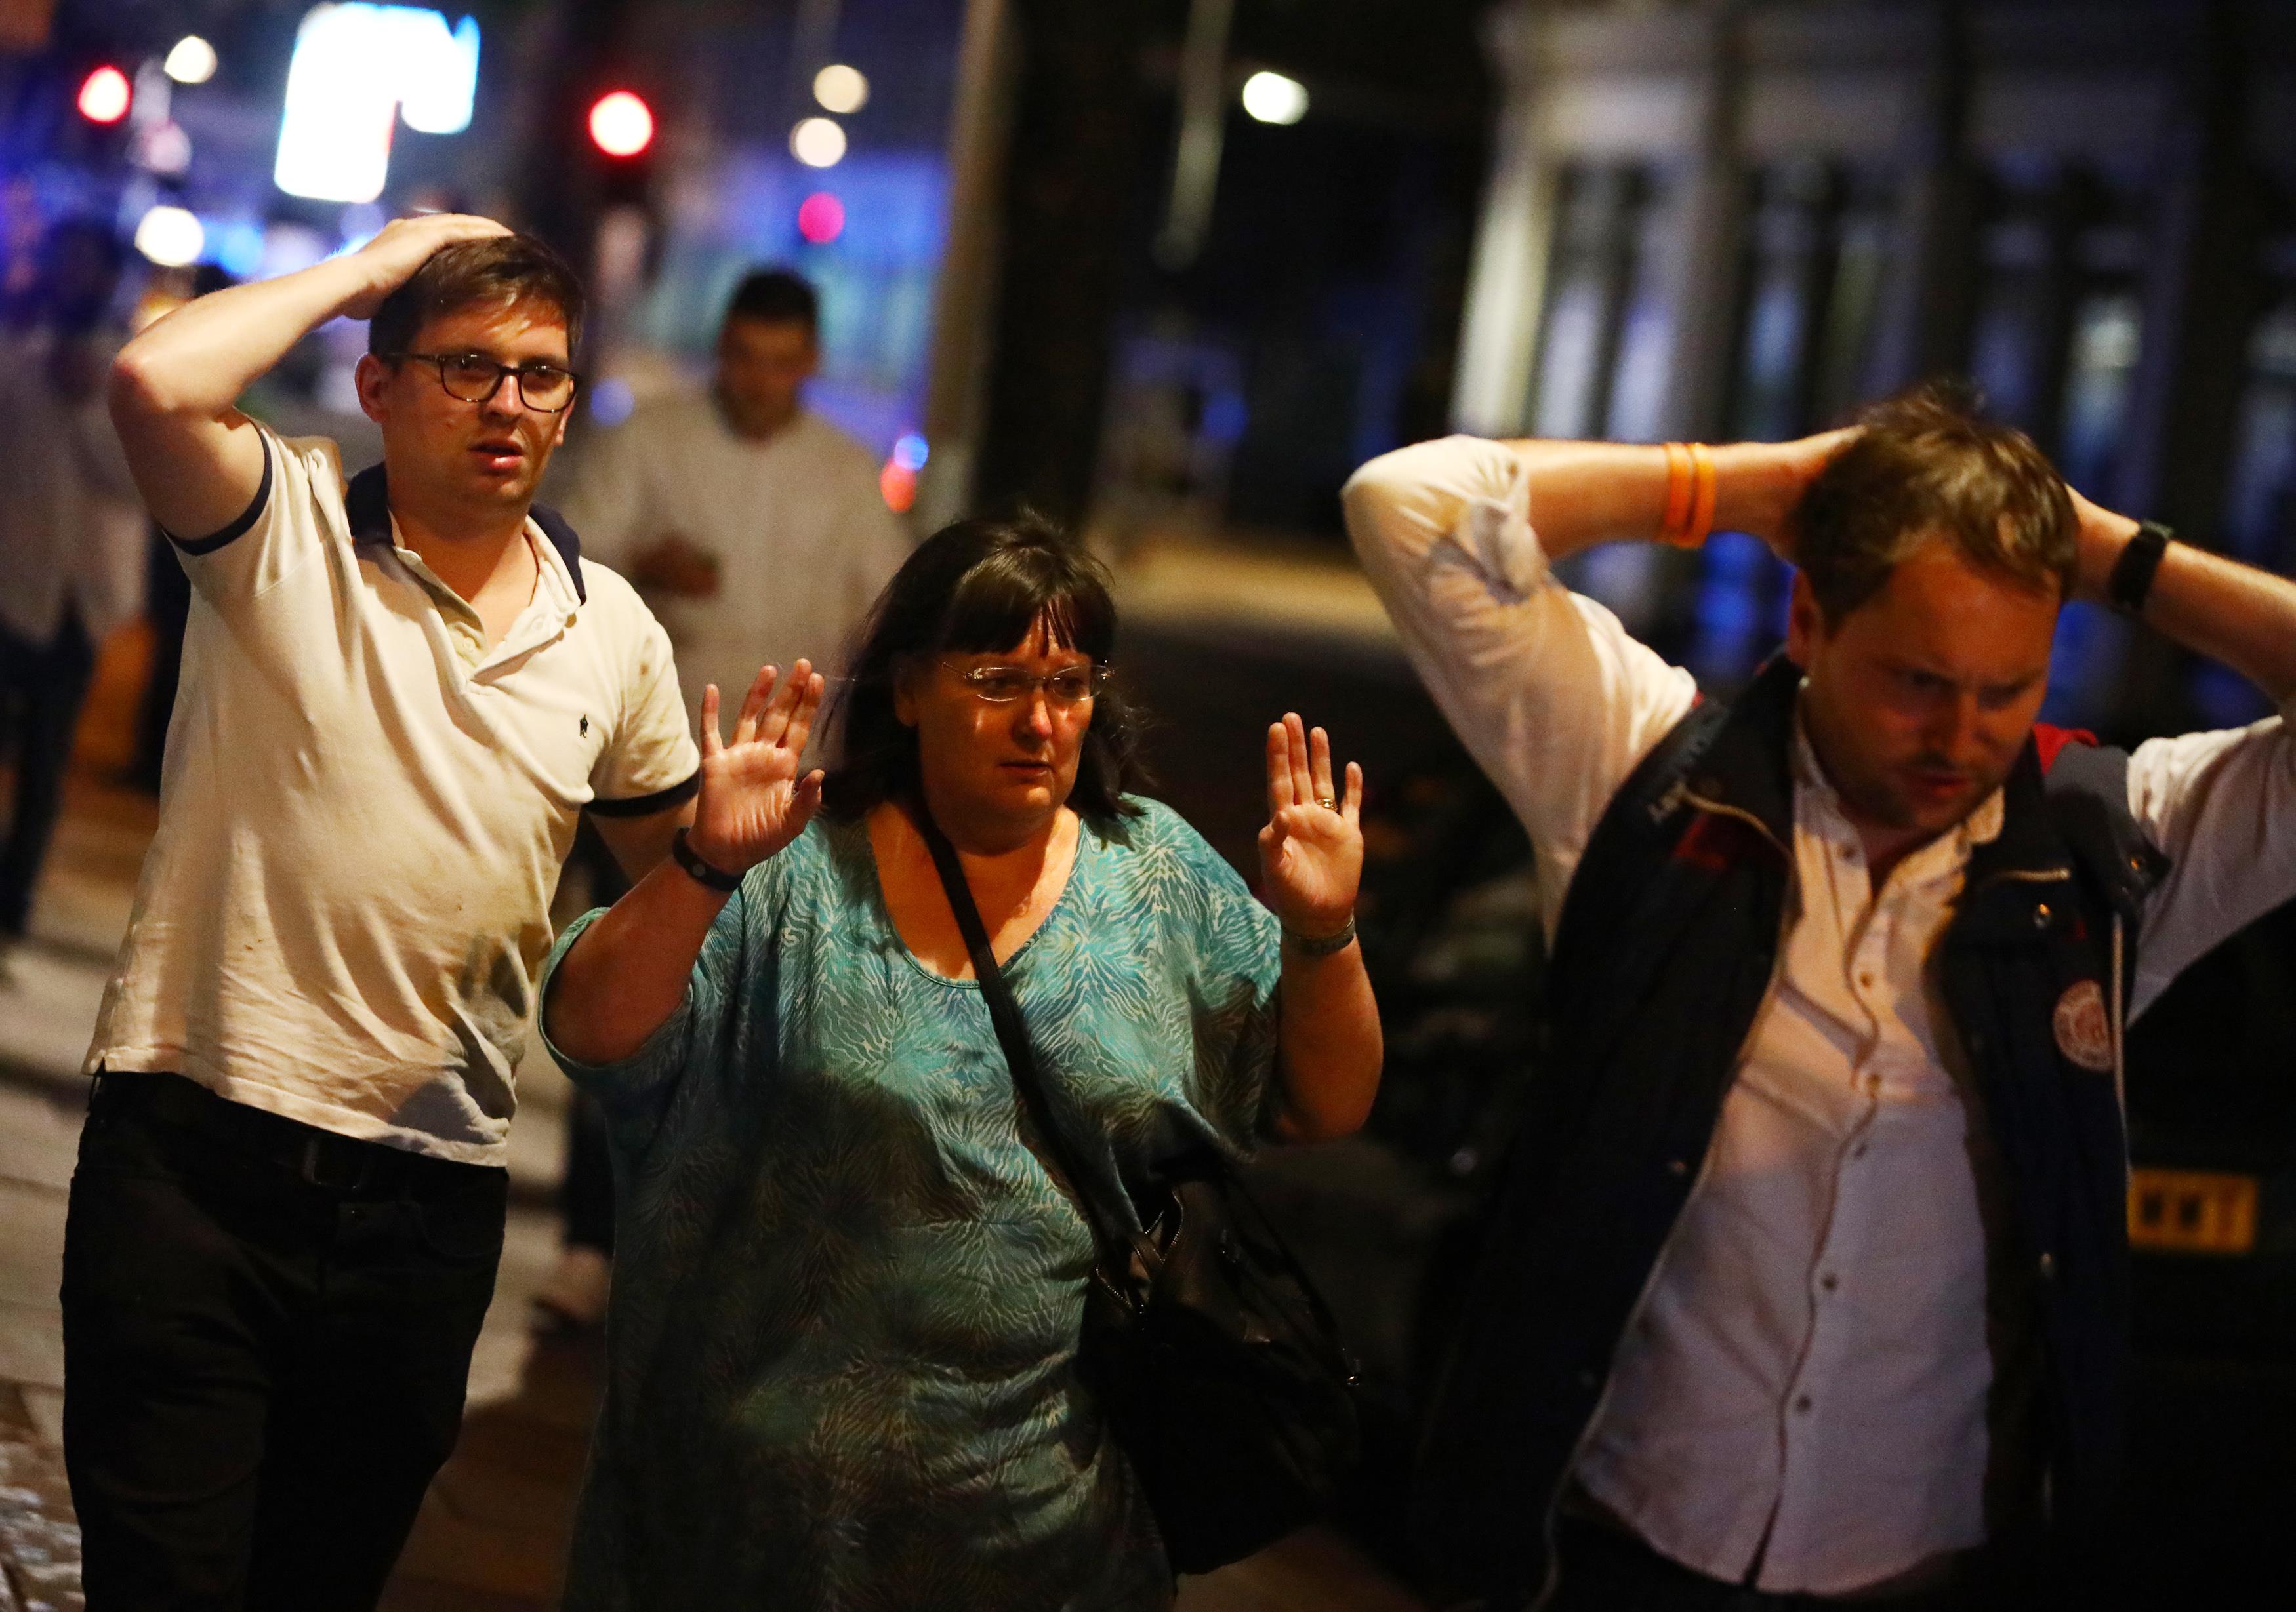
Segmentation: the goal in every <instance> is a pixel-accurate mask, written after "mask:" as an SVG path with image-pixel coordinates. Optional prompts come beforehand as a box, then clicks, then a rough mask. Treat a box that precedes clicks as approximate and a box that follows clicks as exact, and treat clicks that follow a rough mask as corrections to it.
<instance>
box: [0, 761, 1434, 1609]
mask: <svg viewBox="0 0 2296 1612" xmlns="http://www.w3.org/2000/svg"><path fill="white" fill-rule="evenodd" d="M86 749H87V747H86V746H85V745H84V747H83V758H84V759H85V757H86ZM156 818H157V813H156V810H155V808H154V807H153V806H152V803H151V802H150V801H149V800H148V799H147V798H143V797H142V796H139V795H136V794H135V793H133V792H131V791H128V790H121V789H118V788H114V787H111V786H110V785H108V784H105V783H103V782H102V781H100V779H99V777H98V776H97V775H96V772H95V770H94V768H91V767H88V766H85V765H83V767H82V768H81V770H80V772H79V773H78V775H76V776H75V778H74V779H73V781H72V782H71V785H70V790H69V791H68V796H67V802H66V811H65V816H64V820H63V822H62V824H61V827H60V829H59V831H58V834H57V841H56V846H55V849H54V852H53V855H52V857H51V861H50V865H49V870H48V875H47V878H46V880H45V882H44V883H43V886H42V888H41V891H40V900H39V904H38V911H37V915H36V918H35V922H34V929H33V933H32V935H31V936H30V937H29V938H28V940H27V941H26V942H25V943H24V944H23V945H21V946H19V947H18V948H16V949H15V950H14V951H13V952H12V953H7V954H6V955H5V956H4V958H0V1612H81V1608H82V1607H83V1606H84V1602H83V1600H82V1598H81V1596H80V1592H79V1557H78V1545H79V1535H78V1528H77V1526H75V1524H74V1521H73V1518H72V1513H71V1509H70V1495H69V1492H68V1490H67V1488H66V1485H65V1483H64V1477H63V1469H62V1461H61V1452H60V1451H61V1428H62V1412H63V1345H62V1327H61V1313H60V1312H59V1310H58V1307H57V1302H56V1289H57V1283H58V1281H59V1277H60V1273H61V1264H62V1255H63V1222H64V1207H65V1202H66V1193H67V1191H68V1189H69V1187H70V1178H71V1167H72V1158H73V1155H74V1150H75V1149H76V1146H77V1141H78V1130H79V1119H80V1115H81V1113H82V1111H83V1109H84V1106H85V1103H86V1081H85V1080H84V1079H83V1078H82V1077H81V1076H80V1074H79V1072H78V1070H79V1064H80V1060H81V1058H82V1056H83V1054H84V1053H85V1051H86V1046H87V1040H88V1035H89V1032H90V1029H91V1027H92V1026H93V1025H94V1019H95V1012H96V1008H97V1005H98V1003H99V1002H100V1001H101V1000H102V994H103V986H104V981H105V978H107V976H108V974H109V972H110V970H111V961H112V956H113V953H114V951H115V950H116V948H117V946H118V945H119V936H120V935H121V933H122V932H123V931H124V929H125V928H126V925H127V913H128V908H129V904H130V900H131V897H132V896H133V892H134V887H135V873H136V870H137V868H138V867H139V866H140V864H141V863H142V860H143V848H144V847H145V845H146V844H147V843H148V842H149V840H150V838H151V834H152V828H153V826H154V824H155V822H156ZM566 1091H567V1088H566V1086H565V1083H564V1077H563V1076H561V1075H560V1074H559V1073H558V1071H557V1070H556V1069H555V1068H551V1067H550V1066H549V1064H548V1060H546V1059H542V1058H539V1057H536V1058H529V1061H528V1063H527V1065H526V1067H525V1068H523V1069H522V1070H521V1074H520V1109H521V1112H520V1117H519V1120H518V1123H517V1124H516V1125H513V1126H512V1159H511V1175H512V1213H511V1220H510V1225H509V1228H508V1232H507V1234H506V1237H505V1241H504V1251H503V1262H502V1269H501V1274H500V1276H499V1277H498V1279H497V1283H496V1294H495V1302H494V1305H493V1306H492V1308H491V1309H489V1311H488V1314H487V1321H486V1326H485V1329H484V1330H483V1331H482V1333H481V1334H480V1340H479V1346H478V1349H477V1351H476V1353H475V1354H474V1355H473V1357H472V1360H471V1386H470V1399H469V1404H468V1408H467V1410H466V1412H465V1415H464V1420H463V1435H462V1439H461V1442H460V1444H459V1445H458V1446H457V1448H456V1450H455V1455H454V1457H453V1459H452V1460H450V1461H448V1462H447V1466H446V1467H445V1469H443V1470H441V1471H440V1473H439V1477H438V1478H437V1479H436V1480H435V1481H434V1482H433V1483H432V1485H431V1486H430V1493H428V1494H427V1495H426V1496H425V1497H424V1500H423V1504H422V1512H421V1515H420V1516H419V1518H417V1520H416V1523H415V1526H414V1535H413V1537H412V1539H410V1541H409V1542H408V1544H407V1547H406V1554H405V1555H404V1556H403V1557H402V1558H401V1559H400V1562H399V1566H398V1572H397V1574H396V1575H395V1576H394V1577H393V1579H392V1581H391V1583H390V1586H389V1589H388V1590H387V1591H386V1592H385V1594H384V1598H383V1600H382V1604H381V1612H546V1609H547V1608H552V1607H554V1606H555V1605H556V1604H557V1600H558V1597H559V1592H560V1589H561V1583H560V1574H561V1571H562V1562H563V1560H564V1558H565V1551H566V1543H567V1538H568V1534H569V1532H570V1526H571V1522H572V1510H573V1503H574V1497H575V1492H576V1487H577V1485H578V1483H579V1481H580V1477H581V1472H582V1467H583V1463H584V1461H585V1459H586V1453H587V1451H588V1446H589V1429H590V1423H591V1420H592V1417H593V1415H594V1411H595V1408H596V1404H597V1396H598V1392H599V1383H600V1346H599V1342H598V1339H597V1338H596V1337H595V1336H594V1335H590V1336H585V1337H577V1338H570V1339H569V1338H541V1339H537V1338H535V1337H534V1336H533V1335H532V1334H531V1333H530V1332H529V1330H528V1323H529V1314H530V1305H531V1300H532V1297H533V1295H534V1293H535V1292H536V1290H537V1289H538V1288H539V1287H540V1286H541V1284H542V1282H543V1281H544V1279H545V1276H546V1275H547V1274H548V1272H549V1271H550V1269H551V1266H552V1264H553V1262H554V1260H555V1258H556V1256H557V1223H556V1217H555V1215H553V1213H552V1212H551V1209H550V1207H549V1199H550V1194H551V1191H552V1190H553V1188H554V1186H555V1185H556V1182H557V1181H558V1178H559V1174H560V1172H561V1170H562V1167H563V1149H564V1140H563V1139H564V1131H565V1127H564V1125H563V1122H562V1116H563V1111H564V1106H565V1097H566ZM1421 1604H1422V1603H1420V1602H1419V1601H1418V1600H1415V1598H1414V1597H1413V1596H1411V1595H1410V1594H1409V1593H1408V1592H1406V1591H1405V1590H1404V1589H1403V1588H1402V1586H1401V1585H1399V1584H1398V1583H1396V1582H1395V1581H1394V1580H1393V1579H1391V1578H1390V1576H1389V1575H1386V1574H1385V1573H1384V1572H1382V1570H1381V1569H1380V1568H1379V1567H1377V1566H1376V1565H1375V1564H1374V1563H1373V1562H1371V1561H1370V1560H1369V1559H1367V1558H1365V1556H1364V1555H1363V1554H1362V1553H1361V1552H1360V1551H1357V1549H1356V1548H1355V1547H1354V1546H1353V1545H1351V1544H1350V1543H1349V1542H1347V1541H1346V1540H1344V1539H1342V1538H1341V1536H1339V1535H1338V1534H1333V1533H1331V1532H1329V1531H1327V1530H1324V1529H1314V1528H1311V1529H1307V1530H1303V1531H1301V1532H1300V1533H1299V1534H1294V1535H1293V1536H1292V1537H1291V1538H1290V1539H1287V1540H1285V1541H1283V1542H1281V1543H1280V1544H1278V1545H1276V1546H1275V1547H1274V1548H1272V1549H1270V1550H1268V1551H1263V1552H1262V1553H1261V1554H1259V1556H1256V1557H1254V1558H1252V1559H1251V1560H1250V1561H1247V1562H1242V1563H1239V1564H1237V1565H1236V1566H1234V1567H1230V1568H1227V1569H1225V1570H1223V1571H1222V1572H1219V1573H1217V1574H1212V1575H1207V1576H1204V1577H1201V1578H1191V1579H1189V1580H1188V1581H1187V1582H1186V1583H1185V1585H1184V1586H1183V1588H1182V1591H1181V1594H1180V1599H1179V1612H1308V1608H1313V1609H1314V1612H1415V1609H1417V1608H1420V1607H1421Z"/></svg>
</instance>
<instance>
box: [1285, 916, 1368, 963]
mask: <svg viewBox="0 0 2296 1612" xmlns="http://www.w3.org/2000/svg"><path fill="white" fill-rule="evenodd" d="M1355 937H1356V915H1355V914H1354V913H1353V912H1350V913H1349V914H1348V921H1347V922H1345V923H1343V924H1341V926H1340V927H1339V928H1338V929H1335V930H1333V932H1332V933H1331V934H1329V935H1302V934H1301V933H1300V931H1299V930H1297V929H1293V928H1292V926H1291V925H1290V924H1288V923H1287V924H1285V925H1284V926H1283V944H1284V945H1287V946H1290V947H1291V948H1292V950H1293V951H1295V952H1297V953H1300V956H1302V957H1329V956H1330V955H1331V954H1332V953H1334V952H1344V951H1346V950H1347V949H1348V943H1349V941H1351V940H1353V939H1354V938H1355Z"/></svg>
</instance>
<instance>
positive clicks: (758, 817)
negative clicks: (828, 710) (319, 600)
mask: <svg viewBox="0 0 2296 1612" xmlns="http://www.w3.org/2000/svg"><path fill="white" fill-rule="evenodd" d="M776 678H777V674H776V673H775V669H774V668H773V667H764V668H763V669H761V670H760V671H759V672H758V680H757V681H756V682H755V683H751V684H750V695H749V698H748V699H746V700H743V701H742V712H741V715H740V716H737V717H735V718H734V737H733V740H732V741H731V742H726V741H721V740H720V739H719V738H718V736H717V684H716V683H711V684H710V685H709V687H707V688H705V689H703V690H702V691H701V796H700V798H698V799H697V800H696V802H695V803H694V808H693V828H691V829H689V830H688V831H686V843H687V844H688V845H689V846H691V847H693V852H694V854H695V855H698V856H700V857H701V860H702V861H704V862H706V863H709V865H710V866H712V867H714V868H720V869H723V870H724V871H726V872H728V873H739V872H742V871H745V870H747V869H749V868H752V867H755V866H756V865H757V864H758V863H761V862H763V861H765V859H766V858H767V857H768V856H771V855H773V854H774V853H775V852H776V851H778V850H780V849H781V848H782V847H783V846H785V845H787V844H789V842H790V841H791V840H792V839H796V838H797V837H798V836H799V834H801V833H803V832H804V831H805V825H806V824H807V823H808V822H812V821H813V814H814V811H815V809H816V807H818V806H820V805H821V780H822V774H821V773H820V772H819V771H818V770H816V771H814V772H811V773H806V774H805V775H804V776H802V777H799V773H798V764H799V757H802V756H803V755H804V754H805V741H806V739H807V737H808V735H810V734H811V732H813V718H814V714H815V713H816V711H818V710H819V709H820V708H821V679H820V677H819V676H818V675H816V674H815V672H814V669H813V664H812V663H811V662H810V661H805V660H800V661H799V662H798V663H797V665H796V667H794V668H793V669H792V670H791V673H790V678H789V681H788V682H787V683H783V685H782V686H781V687H780V688H778V689H776V688H775V686H774V684H775V681H776Z"/></svg>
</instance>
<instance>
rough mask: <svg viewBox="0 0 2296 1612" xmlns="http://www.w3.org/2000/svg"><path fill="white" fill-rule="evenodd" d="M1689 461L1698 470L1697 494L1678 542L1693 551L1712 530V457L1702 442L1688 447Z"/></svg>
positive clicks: (1713, 495)
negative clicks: (1686, 525) (1686, 524)
mask: <svg viewBox="0 0 2296 1612" xmlns="http://www.w3.org/2000/svg"><path fill="white" fill-rule="evenodd" d="M1690 460H1691V462H1692V463H1693V465H1695V466H1696V467H1697V470H1698V492H1697V495H1696V496H1694V497H1693V499H1692V500H1691V502H1690V522H1689V525H1688V527H1687V528H1685V530H1684V532H1683V534H1682V536H1681V538H1680V539H1679V542H1680V544H1681V545H1682V546H1683V547H1684V548H1686V549H1694V548H1697V547H1699V546H1701V545H1702V544H1704V543H1705V541H1706V536H1707V534H1708V533H1709V532H1711V531H1712V530H1713V529H1714V499H1715V493H1716V488H1715V486H1714V455H1713V454H1710V453H1709V452H1708V451H1707V448H1706V445H1705V444H1704V443H1702V442H1693V443H1692V444H1691V445H1690Z"/></svg>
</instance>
